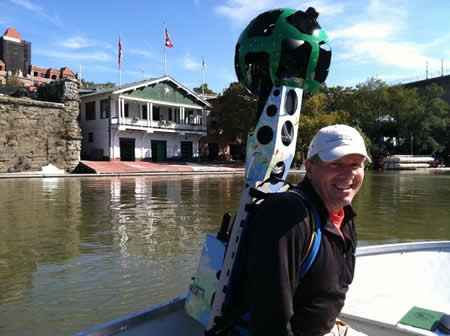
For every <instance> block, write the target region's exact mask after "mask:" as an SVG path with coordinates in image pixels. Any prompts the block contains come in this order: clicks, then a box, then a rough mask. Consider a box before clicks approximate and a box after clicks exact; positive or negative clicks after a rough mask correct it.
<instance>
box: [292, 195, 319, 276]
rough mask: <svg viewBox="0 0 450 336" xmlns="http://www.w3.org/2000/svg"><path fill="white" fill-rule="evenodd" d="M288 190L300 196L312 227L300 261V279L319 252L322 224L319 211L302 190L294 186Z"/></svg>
mask: <svg viewBox="0 0 450 336" xmlns="http://www.w3.org/2000/svg"><path fill="white" fill-rule="evenodd" d="M288 192H289V193H292V194H294V195H297V196H298V197H299V198H300V201H301V202H300V203H301V204H302V206H303V207H304V208H305V209H306V210H307V211H308V217H309V220H310V222H311V225H312V228H313V232H312V234H311V241H310V242H309V245H308V250H307V251H306V254H305V256H303V258H302V260H301V262H300V263H301V266H300V279H303V278H304V277H305V275H306V274H307V273H308V271H309V268H310V267H311V265H312V263H313V262H314V260H315V259H316V256H317V253H318V252H319V248H320V242H321V241H322V225H321V223H320V215H319V211H318V210H317V208H316V207H315V206H314V204H313V203H312V202H311V200H310V199H309V197H308V196H307V195H306V194H305V193H304V192H303V191H302V190H300V189H297V188H295V189H290V190H288ZM311 212H312V215H311Z"/></svg>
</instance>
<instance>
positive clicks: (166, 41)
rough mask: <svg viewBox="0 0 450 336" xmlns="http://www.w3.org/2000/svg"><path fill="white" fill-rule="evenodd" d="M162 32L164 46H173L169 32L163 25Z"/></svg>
mask: <svg viewBox="0 0 450 336" xmlns="http://www.w3.org/2000/svg"><path fill="white" fill-rule="evenodd" d="M164 32H165V34H166V36H165V40H164V41H165V42H164V46H165V47H169V48H173V44H172V41H171V40H170V36H169V32H168V31H167V28H166V27H164Z"/></svg>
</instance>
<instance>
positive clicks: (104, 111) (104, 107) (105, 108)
mask: <svg viewBox="0 0 450 336" xmlns="http://www.w3.org/2000/svg"><path fill="white" fill-rule="evenodd" d="M100 118H101V119H108V118H109V100H108V99H102V100H100Z"/></svg>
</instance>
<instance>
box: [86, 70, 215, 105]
mask: <svg viewBox="0 0 450 336" xmlns="http://www.w3.org/2000/svg"><path fill="white" fill-rule="evenodd" d="M165 81H170V82H172V83H174V84H175V85H176V86H177V87H178V88H180V89H182V90H184V91H186V92H187V93H188V94H189V95H191V96H193V97H195V99H197V100H198V101H200V102H202V103H203V104H204V105H205V106H208V107H211V104H210V103H208V102H207V101H206V100H204V99H202V98H201V97H200V96H199V95H198V94H197V93H195V92H194V91H191V90H189V89H188V88H186V87H185V86H183V85H182V84H180V83H179V82H177V81H176V80H175V79H173V78H172V77H170V76H164V77H159V78H153V79H149V80H142V81H138V82H133V83H129V84H125V85H121V86H115V87H113V88H97V89H95V90H93V92H91V93H88V94H85V95H82V97H86V96H96V95H102V94H108V93H110V94H118V95H121V94H125V93H126V92H128V91H130V90H136V89H139V88H142V87H147V86H150V85H154V84H158V83H160V82H165ZM85 89H88V88H85ZM79 92H80V91H79ZM80 93H81V92H80Z"/></svg>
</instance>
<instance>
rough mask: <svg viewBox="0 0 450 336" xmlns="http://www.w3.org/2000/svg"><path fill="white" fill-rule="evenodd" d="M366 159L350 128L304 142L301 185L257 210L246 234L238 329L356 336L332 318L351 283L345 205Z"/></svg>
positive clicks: (350, 218) (349, 215) (331, 129)
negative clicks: (316, 239)
mask: <svg viewBox="0 0 450 336" xmlns="http://www.w3.org/2000/svg"><path fill="white" fill-rule="evenodd" d="M367 160H368V161H370V158H369V156H368V154H367V151H366V147H365V144H364V140H363V138H362V137H361V135H360V134H359V132H358V131H357V130H355V129H354V128H352V127H349V126H346V125H333V126H328V127H325V128H322V129H321V130H320V131H319V132H318V133H317V134H316V135H315V136H314V138H313V140H312V142H311V144H310V147H309V151H308V156H307V161H306V175H305V177H304V179H303V181H302V182H301V183H300V184H298V185H297V186H296V188H294V189H292V190H290V192H286V193H279V194H273V195H271V196H270V197H268V198H267V199H265V200H264V201H263V202H262V203H261V204H260V205H259V208H258V210H257V211H256V213H255V216H254V218H253V219H252V222H251V223H250V225H249V233H248V249H247V252H248V268H247V278H248V279H247V280H248V281H247V283H246V293H247V294H248V296H247V300H248V311H249V313H250V314H249V315H248V314H247V316H249V318H248V319H247V321H245V323H244V324H243V325H244V327H245V328H248V329H249V331H250V335H252V336H261V335H286V336H291V335H296V336H323V335H333V336H337V335H340V336H341V335H347V336H351V335H362V334H360V333H358V332H356V331H354V330H352V329H351V328H350V327H349V326H348V325H345V324H344V323H341V322H340V321H338V320H337V317H338V315H339V313H340V311H341V309H342V307H343V306H344V301H345V297H346V293H347V291H348V288H349V285H350V284H351V282H352V280H353V274H354V267H355V249H356V231H355V224H354V217H355V212H354V211H353V209H352V207H351V202H352V200H353V198H354V197H355V195H356V194H357V193H358V191H359V190H360V188H361V185H362V183H363V180H364V165H365V162H366V161H367ZM300 195H303V196H302V197H300ZM299 198H302V199H303V201H301V200H300V199H299ZM312 218H316V219H318V220H320V224H321V227H322V234H321V239H320V247H319V248H318V249H316V251H317V254H315V257H314V259H313V262H312V264H311V266H310V267H309V268H308V270H307V272H306V274H305V273H302V269H301V268H300V267H301V266H302V263H303V262H304V260H305V259H306V258H307V257H308V256H309V255H310V254H311V245H312V244H311V243H312V241H313V240H312V237H313V234H314V232H315V229H314V225H313V223H312V222H313V220H312ZM241 326H242V325H241ZM236 330H239V328H236ZM241 330H242V329H241ZM241 334H242V333H241Z"/></svg>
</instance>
